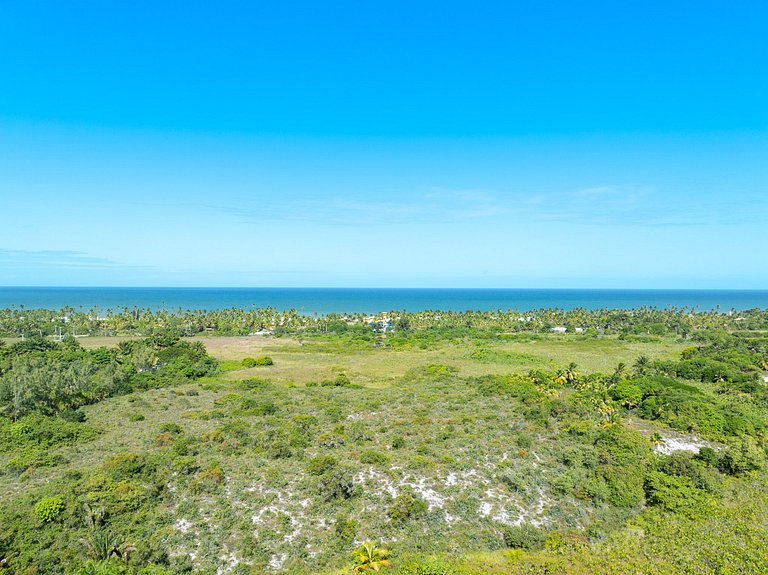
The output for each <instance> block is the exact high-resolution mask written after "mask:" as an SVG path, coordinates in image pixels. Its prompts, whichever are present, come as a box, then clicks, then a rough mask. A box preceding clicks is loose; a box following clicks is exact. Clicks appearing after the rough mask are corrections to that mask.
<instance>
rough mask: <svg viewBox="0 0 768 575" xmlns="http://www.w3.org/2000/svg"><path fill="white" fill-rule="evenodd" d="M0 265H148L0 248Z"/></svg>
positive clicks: (101, 267) (63, 252)
mask: <svg viewBox="0 0 768 575" xmlns="http://www.w3.org/2000/svg"><path fill="white" fill-rule="evenodd" d="M0 267H3V268H4V269H7V270H13V269H21V268H23V269H29V268H41V269H42V268H45V269H51V270H73V271H75V270H108V269H121V270H125V269H128V268H130V269H142V270H151V269H152V268H150V267H148V266H126V265H123V264H120V263H118V262H116V261H113V260H110V259H107V258H100V257H94V256H91V255H89V254H87V253H85V252H80V251H71V250H5V249H0Z"/></svg>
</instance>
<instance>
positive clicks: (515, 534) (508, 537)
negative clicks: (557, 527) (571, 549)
mask: <svg viewBox="0 0 768 575" xmlns="http://www.w3.org/2000/svg"><path fill="white" fill-rule="evenodd" d="M502 535H503V537H504V545H506V546H507V547H509V548H510V549H528V550H531V549H541V548H542V547H544V542H545V541H546V540H547V532H546V531H544V530H543V529H541V528H539V527H536V526H534V525H529V524H528V523H523V524H521V525H507V526H505V527H504V528H503V529H502Z"/></svg>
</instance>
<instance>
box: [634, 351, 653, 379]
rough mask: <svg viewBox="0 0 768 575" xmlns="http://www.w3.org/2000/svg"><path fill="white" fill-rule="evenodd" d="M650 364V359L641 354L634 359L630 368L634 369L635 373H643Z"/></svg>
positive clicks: (645, 372) (646, 371)
mask: <svg viewBox="0 0 768 575" xmlns="http://www.w3.org/2000/svg"><path fill="white" fill-rule="evenodd" d="M650 366H651V360H650V359H648V356H645V355H641V356H640V357H638V358H637V359H636V360H635V363H634V364H633V365H632V368H633V369H634V370H635V374H636V375H645V374H647V373H648V368H649V367H650Z"/></svg>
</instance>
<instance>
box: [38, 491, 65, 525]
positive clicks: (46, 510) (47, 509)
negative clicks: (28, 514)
mask: <svg viewBox="0 0 768 575" xmlns="http://www.w3.org/2000/svg"><path fill="white" fill-rule="evenodd" d="M63 511H64V499H63V498H61V497H59V496H56V497H43V498H42V499H41V500H40V501H38V502H37V503H35V515H36V516H37V518H38V519H39V520H40V521H42V522H43V523H50V522H51V521H54V520H55V519H57V518H58V517H59V516H60V515H61V514H62V512H63Z"/></svg>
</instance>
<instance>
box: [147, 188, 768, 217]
mask: <svg viewBox="0 0 768 575" xmlns="http://www.w3.org/2000/svg"><path fill="white" fill-rule="evenodd" d="M154 205H156V206H160V207H162V206H166V207H168V208H173V209H174V210H178V209H179V208H180V207H186V208H189V209H192V210H195V211H197V210H204V211H208V212H216V213H219V214H223V215H224V216H226V217H231V218H235V219H236V220H239V221H241V222H245V223H249V224H251V223H253V224H263V223H274V222H288V223H290V222H294V223H296V222H298V223H307V224H326V225H332V226H337V227H338V226H367V225H377V224H393V225H397V224H405V225H407V224H423V223H447V224H451V223H461V222H468V221H472V220H489V223H490V222H491V221H492V220H493V219H494V218H497V219H498V218H502V217H503V218H504V219H505V221H526V222H543V223H546V222H558V223H563V224H580V225H593V226H610V225H623V226H644V227H656V226H706V225H718V224H727V223H732V222H733V221H734V220H735V219H738V221H740V222H743V223H754V222H757V221H759V220H760V217H759V213H760V210H755V209H745V206H747V205H748V204H747V203H745V202H743V201H741V200H739V199H734V198H731V199H727V198H722V197H712V196H711V195H710V196H708V197H706V198H705V197H703V196H702V197H701V198H699V199H698V200H697V201H696V202H695V203H692V202H691V200H690V194H683V195H677V194H674V193H670V192H667V191H662V190H658V189H656V188H654V187H652V186H647V185H639V184H605V185H595V186H591V187H585V188H576V189H570V190H568V189H565V190H551V191H537V192H535V193H531V192H528V191H526V190H514V191H510V190H489V189H480V188H478V189H447V188H438V187H423V188H421V189H418V190H415V191H414V192H413V193H411V194H409V195H407V196H405V197H403V195H402V193H401V194H399V195H397V196H395V195H392V196H386V195H384V194H381V195H379V196H378V197H377V196H374V195H372V194H369V193H366V194H363V193H360V194H358V195H355V194H344V195H336V196H333V195H329V196H325V197H322V198H321V197H312V196H306V195H305V196H302V197H288V198H286V197H281V195H280V194H265V193H262V194H260V195H259V197H258V198H252V199H248V200H244V201H240V202H239V203H224V202H221V203H216V202H210V203H208V202H206V203H202V202H184V203H174V204H154ZM763 208H768V205H766V203H764V205H763Z"/></svg>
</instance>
